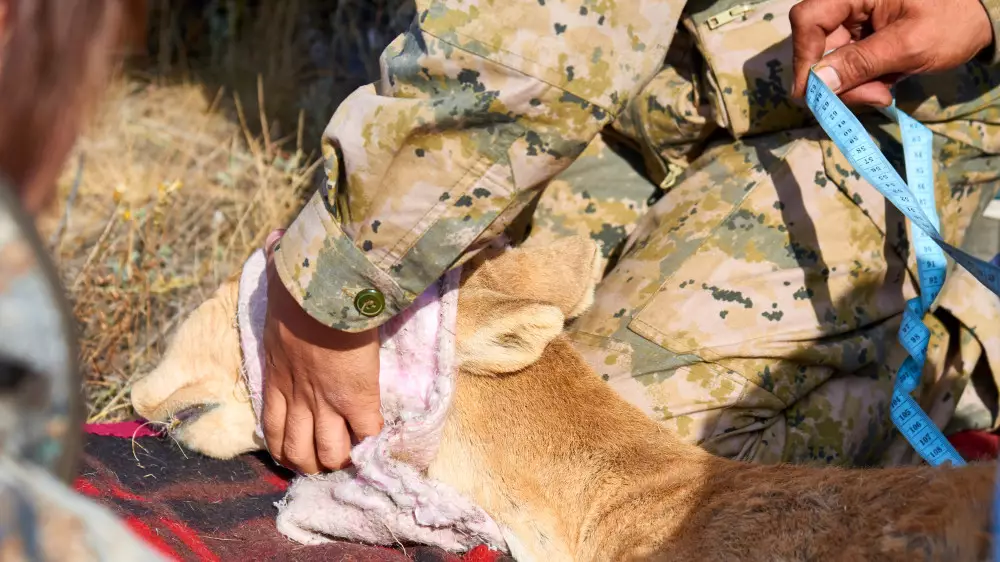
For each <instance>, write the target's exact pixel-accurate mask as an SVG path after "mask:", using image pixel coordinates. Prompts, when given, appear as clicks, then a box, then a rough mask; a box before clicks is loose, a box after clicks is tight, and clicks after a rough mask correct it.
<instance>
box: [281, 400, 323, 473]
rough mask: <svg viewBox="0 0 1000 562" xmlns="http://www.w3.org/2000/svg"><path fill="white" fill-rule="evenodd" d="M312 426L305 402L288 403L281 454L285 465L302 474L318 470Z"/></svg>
mask: <svg viewBox="0 0 1000 562" xmlns="http://www.w3.org/2000/svg"><path fill="white" fill-rule="evenodd" d="M313 426H314V419H313V413H312V411H311V410H310V409H309V407H308V406H307V405H306V404H304V403H303V402H302V401H301V400H299V401H296V402H292V403H291V404H289V407H288V416H287V417H286V418H285V435H284V440H283V441H282V444H281V456H282V459H283V460H284V462H285V463H286V466H288V467H289V468H293V469H295V470H298V471H299V472H301V473H303V474H317V473H319V472H320V468H319V459H318V458H317V455H316V445H315V440H314V433H313Z"/></svg>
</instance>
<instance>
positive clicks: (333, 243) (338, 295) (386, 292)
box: [274, 189, 417, 332]
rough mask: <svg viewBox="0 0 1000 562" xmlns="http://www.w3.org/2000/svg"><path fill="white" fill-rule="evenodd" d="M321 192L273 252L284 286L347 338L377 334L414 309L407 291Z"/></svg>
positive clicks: (309, 309)
mask: <svg viewBox="0 0 1000 562" xmlns="http://www.w3.org/2000/svg"><path fill="white" fill-rule="evenodd" d="M324 191H325V190H322V189H321V190H318V191H317V192H316V193H315V194H314V195H313V196H312V199H310V200H309V202H308V203H307V204H306V206H305V208H304V209H303V210H302V212H301V213H300V214H299V216H298V218H297V219H296V220H295V222H293V223H292V224H291V226H289V228H288V230H286V231H285V234H284V236H282V238H281V241H280V242H279V243H278V245H277V247H276V248H275V251H274V263H275V267H276V269H277V271H278V275H279V276H280V277H281V281H282V283H283V284H284V285H285V287H286V288H287V289H288V292H289V293H291V295H292V297H293V298H294V299H295V300H296V301H297V302H298V303H299V304H300V305H301V306H302V308H303V310H305V311H306V312H307V313H308V314H309V315H310V316H312V317H313V318H315V319H316V320H318V321H319V322H321V323H323V324H325V325H327V326H330V327H331V328H335V329H338V330H343V331H345V332H361V331H364V330H367V329H371V328H376V327H378V326H379V325H381V324H382V323H384V322H385V321H387V320H388V319H389V318H392V317H393V316H395V315H396V314H398V313H399V312H401V311H402V310H403V309H405V308H406V307H407V306H409V304H410V303H412V302H413V301H414V300H415V299H416V297H417V295H414V294H410V293H409V292H407V291H404V290H403V289H402V288H400V287H399V285H398V284H397V283H396V282H395V280H394V279H393V278H392V277H391V276H389V274H387V273H386V272H384V271H382V270H381V269H379V268H378V267H377V266H375V265H374V264H373V263H372V262H371V261H370V260H369V259H368V258H367V257H366V256H365V254H364V252H362V251H361V250H360V249H358V248H357V247H356V246H355V245H354V241H353V240H352V239H351V238H350V237H349V236H347V235H346V234H345V233H344V232H343V230H342V229H341V228H340V225H338V224H337V223H336V221H335V220H334V218H333V216H332V213H330V212H328V211H327V207H326V204H325V201H324V198H323V195H324Z"/></svg>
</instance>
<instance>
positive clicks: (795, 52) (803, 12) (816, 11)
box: [788, 0, 862, 97]
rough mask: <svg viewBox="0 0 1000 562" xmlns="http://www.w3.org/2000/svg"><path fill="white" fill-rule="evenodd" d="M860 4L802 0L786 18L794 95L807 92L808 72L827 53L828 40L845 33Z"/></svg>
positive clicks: (857, 1)
mask: <svg viewBox="0 0 1000 562" xmlns="http://www.w3.org/2000/svg"><path fill="white" fill-rule="evenodd" d="M861 4H862V0H849V1H846V2H845V1H844V0H804V1H803V2H800V3H798V4H796V5H795V6H793V7H792V9H791V11H790V12H789V14H788V18H789V21H790V22H791V24H792V66H793V68H794V69H795V86H794V88H793V89H792V93H793V95H795V96H796V97H802V96H803V95H804V94H805V91H806V81H807V79H808V77H809V69H810V68H812V66H813V65H815V64H816V63H818V62H819V61H820V59H822V58H823V53H825V52H826V51H827V49H828V47H827V37H828V36H829V35H831V34H833V33H834V32H836V31H837V30H838V29H842V28H843V29H846V28H847V27H849V26H850V25H851V24H853V23H854V20H855V19H857V17H856V16H855V14H856V13H857V12H859V11H860V8H861V7H862V6H861Z"/></svg>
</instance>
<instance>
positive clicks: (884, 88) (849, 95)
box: [840, 80, 894, 107]
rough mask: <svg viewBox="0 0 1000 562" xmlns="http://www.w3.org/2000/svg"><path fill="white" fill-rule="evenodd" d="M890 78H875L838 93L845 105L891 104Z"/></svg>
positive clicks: (886, 105) (879, 105)
mask: <svg viewBox="0 0 1000 562" xmlns="http://www.w3.org/2000/svg"><path fill="white" fill-rule="evenodd" d="M893 82H894V81H892V80H875V81H873V82H869V83H867V84H862V85H860V86H858V87H857V88H854V89H851V90H847V91H845V92H843V93H841V94H840V99H842V100H843V101H844V103H846V104H847V105H873V106H877V107H888V106H889V105H891V104H892V90H891V88H892V84H893Z"/></svg>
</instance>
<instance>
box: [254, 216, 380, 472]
mask: <svg viewBox="0 0 1000 562" xmlns="http://www.w3.org/2000/svg"><path fill="white" fill-rule="evenodd" d="M282 234H283V232H282V231H275V232H272V233H271V234H270V235H269V236H268V238H267V242H266V243H265V247H266V249H267V320H266V322H265V325H264V354H265V357H266V358H267V361H266V362H265V365H264V409H263V416H262V417H263V424H262V425H263V428H264V440H265V441H266V443H267V448H268V451H269V452H270V454H271V456H272V457H274V459H275V460H276V461H277V462H279V463H281V464H282V465H283V466H285V467H287V468H291V469H295V470H298V471H299V472H302V473H305V474H315V473H318V472H321V471H329V470H337V469H340V468H343V467H345V466H347V465H348V464H349V463H350V452H351V433H353V434H354V437H355V439H356V441H361V440H363V439H364V438H366V437H369V436H371V435H375V434H377V433H378V432H379V431H380V430H381V429H382V423H383V420H382V413H381V411H380V406H381V402H380V400H379V385H378V375H379V356H378V350H379V338H378V330H377V329H372V330H368V331H366V332H360V333H349V332H342V331H340V330H334V329H332V328H330V327H328V326H325V325H323V324H320V323H319V322H318V321H317V320H316V319H314V318H313V317H312V316H310V315H309V314H308V313H307V312H305V311H304V310H302V307H300V306H299V304H298V303H297V302H296V301H295V299H294V298H292V295H291V294H289V292H288V290H287V289H286V288H285V286H284V284H282V283H281V279H280V278H279V277H278V273H277V271H276V269H275V267H274V250H273V248H274V245H275V244H276V243H277V241H278V240H279V239H280V238H281V235H282Z"/></svg>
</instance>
